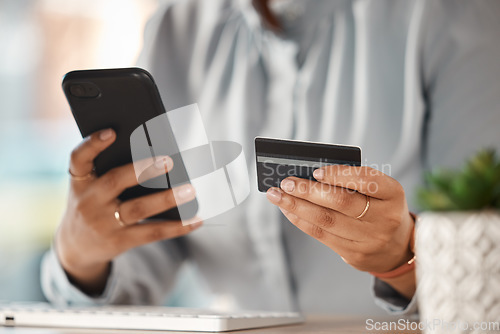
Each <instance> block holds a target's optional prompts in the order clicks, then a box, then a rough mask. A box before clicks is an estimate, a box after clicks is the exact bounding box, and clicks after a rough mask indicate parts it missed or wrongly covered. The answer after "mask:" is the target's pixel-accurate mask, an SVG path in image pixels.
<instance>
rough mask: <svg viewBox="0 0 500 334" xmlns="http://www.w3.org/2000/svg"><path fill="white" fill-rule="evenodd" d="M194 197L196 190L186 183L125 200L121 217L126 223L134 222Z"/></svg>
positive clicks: (121, 208)
mask: <svg viewBox="0 0 500 334" xmlns="http://www.w3.org/2000/svg"><path fill="white" fill-rule="evenodd" d="M194 198H195V190H194V188H193V186H192V185H190V184H185V185H182V186H180V187H175V188H173V189H169V190H165V191H161V192H157V193H154V194H151V195H147V196H142V197H139V198H136V199H132V200H129V201H126V202H123V203H122V204H121V205H120V217H121V220H122V222H123V223H124V224H126V225H130V224H134V223H137V222H139V221H141V220H143V219H146V218H148V217H151V216H154V215H156V214H159V213H162V212H164V211H167V210H169V209H172V208H175V207H177V206H179V205H181V204H184V203H187V202H189V201H192V200H193V199H194Z"/></svg>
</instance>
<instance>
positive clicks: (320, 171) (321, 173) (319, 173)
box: [313, 168, 325, 180]
mask: <svg viewBox="0 0 500 334" xmlns="http://www.w3.org/2000/svg"><path fill="white" fill-rule="evenodd" d="M313 176H314V178H315V179H316V180H322V179H323V178H324V177H325V171H324V170H323V169H319V168H318V169H316V170H315V171H314V172H313Z"/></svg>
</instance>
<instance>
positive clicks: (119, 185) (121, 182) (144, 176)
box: [91, 156, 174, 201]
mask: <svg viewBox="0 0 500 334" xmlns="http://www.w3.org/2000/svg"><path fill="white" fill-rule="evenodd" d="M145 161H146V162H151V160H150V159H145ZM146 162H144V161H141V162H135V163H133V164H132V163H130V164H127V165H124V166H120V167H116V168H113V169H112V170H110V171H108V172H107V173H106V174H104V175H102V176H101V177H99V178H98V179H97V180H96V182H95V186H94V187H93V188H92V190H91V191H92V194H93V196H95V199H96V200H99V201H110V200H113V201H114V200H115V199H116V197H118V195H120V194H121V193H122V192H123V191H124V190H125V189H127V188H130V187H132V186H135V185H137V184H139V181H138V178H140V179H141V184H144V182H145V181H147V180H150V179H152V178H154V177H156V176H160V175H164V174H165V173H166V172H168V171H170V170H172V168H173V165H174V163H173V161H172V158H170V157H168V156H162V157H161V158H160V159H158V160H157V163H154V164H153V165H150V166H149V167H147V168H145V169H144V164H145V163H146ZM137 164H139V166H140V167H139V168H138V170H139V173H140V175H138V174H139V173H138V172H137V171H136V168H135V165H137ZM141 172H142V173H141ZM154 188H168V180H167V178H166V177H165V178H161V179H160V178H158V179H155V180H154Z"/></svg>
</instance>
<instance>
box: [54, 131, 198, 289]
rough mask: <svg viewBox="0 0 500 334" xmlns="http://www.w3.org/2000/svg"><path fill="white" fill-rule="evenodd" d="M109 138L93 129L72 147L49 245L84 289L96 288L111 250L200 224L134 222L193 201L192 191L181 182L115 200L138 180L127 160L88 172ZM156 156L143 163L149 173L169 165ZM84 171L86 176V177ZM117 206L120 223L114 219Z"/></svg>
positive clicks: (122, 249) (103, 280)
mask: <svg viewBox="0 0 500 334" xmlns="http://www.w3.org/2000/svg"><path fill="white" fill-rule="evenodd" d="M115 139H116V135H115V133H114V131H113V130H111V129H107V130H102V131H98V132H96V133H93V134H92V135H90V136H88V137H86V138H85V139H84V140H83V141H82V142H81V143H80V145H78V147H76V148H75V149H74V150H73V152H72V154H71V162H70V172H71V174H72V175H74V176H76V177H72V178H71V186H70V192H69V198H68V204H67V208H66V211H65V213H64V216H63V219H62V222H61V224H60V226H59V228H58V231H57V233H56V237H55V250H56V253H57V256H58V258H59V261H60V262H61V265H62V267H63V268H64V270H65V271H66V273H67V275H68V276H69V278H70V280H71V281H72V282H73V283H75V284H76V285H77V286H78V287H79V288H80V289H82V291H84V292H86V293H88V294H100V293H102V291H103V289H104V286H105V284H106V281H107V277H108V275H109V268H110V262H111V260H112V259H113V258H114V257H116V256H117V255H119V254H121V253H123V252H125V251H127V250H129V249H131V248H134V247H137V246H141V245H144V244H147V243H151V242H155V241H159V240H164V239H171V238H176V237H179V236H182V235H185V234H187V233H189V232H191V231H193V230H194V229H196V228H198V227H199V226H200V225H201V223H196V224H192V225H187V226H183V225H182V222H180V221H159V222H156V221H155V222H153V223H144V224H137V222H139V221H141V220H143V219H145V218H148V217H150V216H153V215H155V214H158V213H161V212H163V211H166V210H168V209H171V208H174V207H176V206H178V205H180V204H182V203H186V202H189V201H191V200H193V199H194V198H195V191H194V189H193V187H192V186H191V185H189V184H187V185H183V186H179V187H176V188H174V189H168V190H165V191H160V192H157V193H154V194H151V195H146V196H143V197H139V198H135V199H131V200H128V201H125V202H120V201H119V200H118V195H120V194H121V193H122V192H123V191H124V190H125V189H126V188H129V187H132V186H134V185H137V184H138V182H137V178H136V174H135V171H134V166H133V164H128V165H124V166H121V167H117V168H114V169H112V170H110V171H109V172H107V173H106V174H104V175H102V176H101V177H95V176H94V175H93V174H91V173H92V171H93V168H94V164H93V161H94V159H95V158H96V157H97V155H99V153H101V152H102V151H104V150H105V149H106V148H107V147H108V146H110V145H111V144H112V143H113V142H114V140H115ZM160 161H161V163H160V164H158V166H150V167H149V168H147V172H148V173H150V175H151V177H154V176H158V175H161V174H165V166H166V168H167V170H168V171H170V170H171V169H172V167H173V162H172V159H171V158H169V157H164V158H163V159H162V160H160ZM87 175H91V176H89V177H88V178H86V177H85V176H87ZM174 193H175V197H174ZM181 198H182V203H181V202H179V199H181ZM176 199H177V202H176ZM117 210H118V212H119V216H120V220H121V222H120V221H119V220H117V219H116V218H115V212H116V211H117Z"/></svg>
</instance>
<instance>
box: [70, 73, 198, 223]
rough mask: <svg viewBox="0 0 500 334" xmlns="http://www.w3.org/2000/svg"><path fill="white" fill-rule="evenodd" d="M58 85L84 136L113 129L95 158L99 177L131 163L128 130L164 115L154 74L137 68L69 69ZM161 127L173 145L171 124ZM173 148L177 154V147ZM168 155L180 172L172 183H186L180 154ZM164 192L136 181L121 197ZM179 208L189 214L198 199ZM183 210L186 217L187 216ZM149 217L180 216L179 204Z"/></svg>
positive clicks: (186, 179) (195, 207)
mask: <svg viewBox="0 0 500 334" xmlns="http://www.w3.org/2000/svg"><path fill="white" fill-rule="evenodd" d="M62 87H63V90H64V94H65V95H66V99H67V100H68V103H69V105H70V108H71V112H72V113H73V117H74V118H75V121H76V123H77V125H78V128H79V129H80V132H81V134H82V137H86V136H88V135H90V134H92V133H93V132H96V131H99V130H103V129H106V128H111V129H113V130H114V131H115V132H116V141H115V142H114V143H113V144H111V145H110V146H109V147H108V148H107V149H106V150H104V151H103V152H101V154H99V155H98V156H97V158H96V159H95V160H94V166H95V172H96V174H97V175H98V176H100V175H103V174H104V173H106V172H107V171H109V170H110V169H112V168H115V167H118V166H122V165H125V164H128V163H131V162H132V152H131V146H130V136H131V134H132V132H133V131H134V130H135V129H137V128H138V127H140V126H144V127H145V125H144V124H145V123H146V122H147V121H149V120H151V119H153V118H155V117H157V116H159V115H161V114H164V113H165V108H164V106H163V103H162V101H161V97H160V94H159V92H158V88H157V87H156V84H155V82H154V80H153V77H152V76H151V74H149V72H147V71H146V70H143V69H141V68H120V69H100V70H80V71H72V72H69V73H67V74H66V75H65V76H64V79H63V82H62ZM164 131H165V132H167V137H168V138H169V143H168V145H169V146H170V147H172V146H174V147H177V144H176V143H175V138H174V135H173V132H172V129H171V128H170V126H169V124H167V126H166V127H165V129H164ZM174 151H176V152H178V150H174ZM172 159H173V160H174V169H175V170H176V175H181V177H180V179H179V178H177V180H180V182H177V183H176V184H175V185H180V184H182V183H188V182H189V178H188V175H187V172H186V171H185V167H184V164H183V162H182V159H181V158H180V154H178V155H176V156H175V157H174V156H172ZM160 177H164V176H160ZM167 178H168V175H167ZM169 185H170V184H169ZM171 186H174V185H171ZM167 188H168V187H167ZM162 190H165V188H163V189H161V188H147V187H143V186H141V185H137V186H134V187H131V188H128V189H126V190H125V191H124V192H123V193H122V194H121V195H120V196H119V199H120V200H122V201H126V200H128V199H132V198H136V197H139V196H144V195H148V194H151V193H154V192H157V191H162ZM182 207H183V210H182V212H183V215H182V216H183V217H182V218H190V217H193V216H194V215H195V214H196V212H197V210H198V203H197V201H196V199H195V200H193V201H191V202H189V203H186V204H183V205H182ZM186 213H188V215H189V216H190V217H187V216H186ZM150 218H152V219H168V220H179V219H181V217H180V213H179V209H178V208H173V209H171V210H168V211H165V212H163V213H161V214H158V215H155V216H153V217H150Z"/></svg>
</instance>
